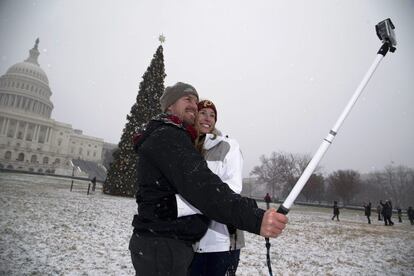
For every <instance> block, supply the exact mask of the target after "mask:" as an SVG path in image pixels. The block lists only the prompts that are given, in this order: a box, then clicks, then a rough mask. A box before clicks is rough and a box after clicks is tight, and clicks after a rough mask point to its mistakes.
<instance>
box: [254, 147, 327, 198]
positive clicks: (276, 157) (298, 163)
mask: <svg viewBox="0 0 414 276" xmlns="http://www.w3.org/2000/svg"><path fill="white" fill-rule="evenodd" d="M310 159H311V158H310V156H309V155H300V154H292V153H284V152H277V153H276V152H272V153H271V154H270V157H266V156H264V155H262V156H261V157H260V161H261V165H260V166H256V167H254V168H253V170H252V171H251V173H250V175H255V176H257V177H258V179H259V181H261V182H263V183H266V185H267V187H268V189H269V190H270V193H271V195H272V198H276V192H280V196H281V197H285V196H287V194H288V193H289V192H290V190H291V189H292V187H293V186H294V184H295V183H296V180H297V179H298V178H299V176H300V175H301V174H302V172H303V171H304V170H305V168H306V166H307V164H308V163H309V161H310ZM317 170H319V168H317ZM280 196H279V197H280Z"/></svg>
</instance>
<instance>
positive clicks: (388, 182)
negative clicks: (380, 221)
mask: <svg viewBox="0 0 414 276" xmlns="http://www.w3.org/2000/svg"><path fill="white" fill-rule="evenodd" d="M413 176H414V171H413V169H410V168H408V167H405V166H401V165H400V166H393V165H389V166H387V167H385V170H384V173H383V179H384V180H385V181H384V182H383V187H384V190H385V192H386V194H387V195H389V197H390V199H391V200H392V201H393V202H394V204H395V206H401V205H402V204H409V202H410V201H412V200H413V195H412V192H413V188H412V184H413Z"/></svg>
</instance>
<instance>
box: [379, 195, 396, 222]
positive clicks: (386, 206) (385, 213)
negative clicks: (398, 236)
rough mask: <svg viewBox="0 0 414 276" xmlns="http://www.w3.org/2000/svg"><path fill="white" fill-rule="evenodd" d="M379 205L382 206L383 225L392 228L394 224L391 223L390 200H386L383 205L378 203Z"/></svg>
mask: <svg viewBox="0 0 414 276" xmlns="http://www.w3.org/2000/svg"><path fill="white" fill-rule="evenodd" d="M380 204H381V206H382V214H383V217H384V225H385V226H393V225H394V222H392V220H391V217H392V203H391V201H390V200H386V201H385V203H382V201H380Z"/></svg>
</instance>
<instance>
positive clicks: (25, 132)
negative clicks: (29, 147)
mask: <svg viewBox="0 0 414 276" xmlns="http://www.w3.org/2000/svg"><path fill="white" fill-rule="evenodd" d="M28 127H29V122H26V126H25V127H24V134H23V140H24V141H26V134H27V128H28Z"/></svg>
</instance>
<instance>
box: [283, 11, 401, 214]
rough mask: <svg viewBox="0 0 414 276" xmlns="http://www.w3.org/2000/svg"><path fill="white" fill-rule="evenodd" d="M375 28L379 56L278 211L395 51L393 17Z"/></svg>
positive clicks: (298, 189)
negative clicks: (376, 70)
mask: <svg viewBox="0 0 414 276" xmlns="http://www.w3.org/2000/svg"><path fill="white" fill-rule="evenodd" d="M375 29H376V31H377V35H378V37H379V39H381V40H382V42H383V44H382V46H381V48H380V49H379V51H378V53H377V57H376V58H375V60H374V63H373V64H372V65H371V67H370V68H369V70H368V72H367V73H366V74H365V76H364V78H363V80H362V81H361V83H360V84H359V86H358V88H357V89H356V91H355V93H354V95H353V96H352V98H351V100H350V101H349V102H348V104H347V106H346V107H345V109H344V110H343V112H342V114H341V116H339V119H338V120H337V121H336V123H335V125H334V127H333V128H332V129H331V130H330V131H329V133H328V136H326V138H325V139H324V140H323V141H322V144H321V145H320V146H319V148H318V151H317V152H316V153H315V155H314V156H313V157H312V160H311V161H310V162H309V164H308V166H307V167H306V169H305V170H304V171H303V173H302V175H301V176H300V178H299V179H298V181H297V182H296V184H295V186H294V187H293V189H292V191H291V192H290V193H289V195H288V197H287V198H286V200H285V201H284V202H283V203H282V204H281V205H280V206H279V209H278V210H277V212H278V213H281V214H285V215H286V214H287V213H288V212H289V209H290V207H291V206H292V204H293V202H294V201H295V200H296V198H297V197H298V195H299V193H300V192H301V191H302V189H303V187H304V186H305V184H306V182H307V181H308V179H309V177H310V176H311V175H312V173H313V171H314V170H315V168H316V166H317V165H318V163H319V161H320V160H321V159H322V157H323V155H324V154H325V152H326V151H327V150H328V148H329V146H330V145H331V144H332V141H333V140H334V138H335V136H336V134H337V133H338V130H339V128H340V127H341V125H342V123H343V121H344V120H345V118H346V117H347V115H348V114H349V112H350V111H351V108H352V107H353V106H354V104H355V102H356V101H357V99H358V97H359V96H360V95H361V93H362V90H364V88H365V86H366V85H367V83H368V81H369V80H370V78H371V76H372V75H373V74H374V72H375V69H377V67H378V65H379V63H380V62H381V60H382V59H383V58H384V57H385V55H386V54H387V53H388V51H390V52H392V53H393V52H394V51H395V49H396V48H395V46H396V45H397V42H396V40H395V34H394V29H395V27H394V25H393V24H392V22H391V19H389V18H388V19H386V20H384V21H381V22H380V23H378V24H377V25H376V26H375Z"/></svg>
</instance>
